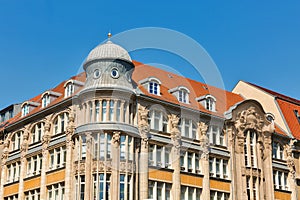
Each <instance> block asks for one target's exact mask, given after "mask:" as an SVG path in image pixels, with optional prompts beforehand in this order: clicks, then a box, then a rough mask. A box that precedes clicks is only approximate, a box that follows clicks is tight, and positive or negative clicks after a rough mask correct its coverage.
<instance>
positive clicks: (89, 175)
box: [83, 133, 93, 200]
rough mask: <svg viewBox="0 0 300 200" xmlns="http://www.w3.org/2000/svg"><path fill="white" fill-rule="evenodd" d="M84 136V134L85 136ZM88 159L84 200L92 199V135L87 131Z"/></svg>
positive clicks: (86, 160)
mask: <svg viewBox="0 0 300 200" xmlns="http://www.w3.org/2000/svg"><path fill="white" fill-rule="evenodd" d="M83 137H84V136H83ZM85 137H86V159H85V187H84V193H85V194H84V200H92V189H93V180H92V150H93V146H92V136H91V134H90V133H86V135H85Z"/></svg>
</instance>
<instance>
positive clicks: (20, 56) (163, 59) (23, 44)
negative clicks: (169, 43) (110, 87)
mask: <svg viewBox="0 0 300 200" xmlns="http://www.w3.org/2000/svg"><path fill="white" fill-rule="evenodd" d="M140 27H164V28H169V29H173V30H176V31H179V32H182V33H184V34H186V35H188V36H190V37H191V38H193V39H195V40H196V41H197V42H199V43H200V44H201V45H202V46H203V47H204V48H205V49H206V51H207V52H208V53H209V54H210V56H211V57H212V59H213V60H214V62H215V63H216V64H217V66H218V69H219V70H220V73H221V75H222V78H223V81H224V84H225V87H226V89H227V90H231V89H232V88H233V87H234V86H235V84H236V83H237V82H238V81H239V80H245V81H249V82H252V83H255V84H258V85H260V86H263V87H266V88H269V89H272V90H275V91H277V92H280V93H283V94H286V95H289V96H291V97H294V98H298V99H300V92H299V91H300V90H299V80H300V79H299V74H300V68H299V67H300V37H299V36H300V3H299V2H296V1H276V0H275V1H251V2H246V1H195V2H194V1H192V2H187V1H185V2H184V3H183V1H178V2H177V1H172V3H170V2H164V1H154V0H152V1H147V2H143V1H103V2H102V1H58V0H51V1H50V0H44V1H43V0H26V1H21V0H0V69H1V71H0V72H1V87H0V90H1V96H0V109H1V108H3V107H5V106H7V105H9V104H11V103H15V102H23V101H25V100H27V99H29V98H31V97H33V96H35V95H37V94H39V93H42V92H43V91H45V90H47V89H50V88H52V87H54V86H56V85H57V84H58V83H59V82H61V81H63V80H66V79H68V78H69V77H70V76H72V75H74V74H76V73H77V72H78V69H79V68H80V66H81V64H82V62H83V61H84V59H85V57H86V56H87V54H88V53H89V51H90V50H91V49H92V48H93V47H95V46H96V45H97V44H98V43H100V42H102V41H103V40H104V39H106V34H107V32H108V31H109V30H111V32H112V33H113V34H114V33H115V34H116V33H120V32H123V31H126V30H128V29H133V28H140ZM132 58H133V59H134V60H138V61H141V62H144V63H160V64H163V65H167V66H171V67H173V68H175V69H176V70H178V71H179V72H180V73H181V74H183V75H185V76H187V77H190V78H193V79H200V80H201V78H199V77H198V76H197V75H196V74H195V73H194V72H193V71H192V70H190V68H189V67H188V63H187V62H186V61H184V60H182V59H179V58H177V57H176V56H174V55H172V54H170V53H167V52H162V51H155V50H145V51H140V52H134V53H133V54H132Z"/></svg>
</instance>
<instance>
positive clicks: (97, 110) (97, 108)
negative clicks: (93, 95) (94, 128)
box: [94, 100, 100, 122]
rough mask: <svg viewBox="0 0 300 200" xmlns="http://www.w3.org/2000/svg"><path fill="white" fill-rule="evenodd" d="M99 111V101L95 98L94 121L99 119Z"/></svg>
mask: <svg viewBox="0 0 300 200" xmlns="http://www.w3.org/2000/svg"><path fill="white" fill-rule="evenodd" d="M99 112H100V102H99V101H98V100H97V101H95V120H94V121H95V122H98V121H99Z"/></svg>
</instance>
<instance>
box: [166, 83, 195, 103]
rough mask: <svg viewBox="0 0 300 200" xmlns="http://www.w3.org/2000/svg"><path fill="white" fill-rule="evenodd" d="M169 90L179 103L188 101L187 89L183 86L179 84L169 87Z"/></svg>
mask: <svg viewBox="0 0 300 200" xmlns="http://www.w3.org/2000/svg"><path fill="white" fill-rule="evenodd" d="M169 92H170V93H171V94H173V95H174V96H175V97H176V98H177V100H178V101H179V102H181V103H186V104H188V103H189V93H190V91H189V89H187V88H186V87H184V86H179V87H176V88H173V89H170V90H169Z"/></svg>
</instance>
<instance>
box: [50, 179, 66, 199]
mask: <svg viewBox="0 0 300 200" xmlns="http://www.w3.org/2000/svg"><path fill="white" fill-rule="evenodd" d="M47 190H48V199H47V200H63V199H65V183H63V182H62V183H57V184H54V185H49V186H47Z"/></svg>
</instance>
